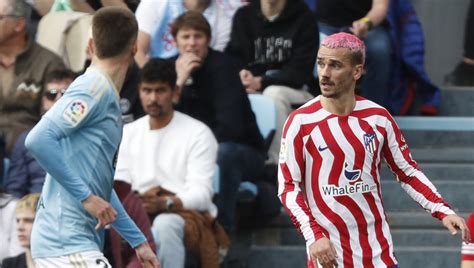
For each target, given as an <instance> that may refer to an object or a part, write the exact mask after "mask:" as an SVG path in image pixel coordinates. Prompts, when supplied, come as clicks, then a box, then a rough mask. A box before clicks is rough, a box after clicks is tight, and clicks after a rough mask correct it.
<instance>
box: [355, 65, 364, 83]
mask: <svg viewBox="0 0 474 268" xmlns="http://www.w3.org/2000/svg"><path fill="white" fill-rule="evenodd" d="M363 72H364V65H362V64H357V65H356V66H355V68H354V79H355V80H359V79H360V78H361V77H362V74H363Z"/></svg>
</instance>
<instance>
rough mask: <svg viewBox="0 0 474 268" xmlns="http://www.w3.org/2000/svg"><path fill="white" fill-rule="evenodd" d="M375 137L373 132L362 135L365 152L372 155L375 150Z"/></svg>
mask: <svg viewBox="0 0 474 268" xmlns="http://www.w3.org/2000/svg"><path fill="white" fill-rule="evenodd" d="M376 138H377V135H376V134H375V132H369V133H366V134H364V146H365V150H366V151H368V152H369V153H371V154H373V153H375V151H376V150H377V143H376Z"/></svg>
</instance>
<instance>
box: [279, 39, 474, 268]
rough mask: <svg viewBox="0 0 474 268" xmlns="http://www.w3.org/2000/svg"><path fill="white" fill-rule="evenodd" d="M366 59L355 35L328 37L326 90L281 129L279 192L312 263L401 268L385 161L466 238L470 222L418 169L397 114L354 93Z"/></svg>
mask: <svg viewBox="0 0 474 268" xmlns="http://www.w3.org/2000/svg"><path fill="white" fill-rule="evenodd" d="M364 61H365V45H364V43H363V42H362V41H361V40H360V39H359V38H357V37H356V36H354V35H351V34H347V33H337V34H334V35H331V36H329V37H327V38H326V39H324V40H323V42H322V43H321V47H320V49H319V51H318V56H317V69H318V77H319V84H320V86H321V95H320V96H318V97H316V98H314V99H313V100H311V101H309V102H308V103H306V104H305V105H303V106H302V107H301V108H299V109H297V110H296V111H294V112H293V113H291V114H290V116H289V118H288V119H287V122H286V123H285V127H284V129H283V136H282V141H281V150H280V156H279V158H280V159H279V172H278V182H279V187H278V188H279V189H278V195H279V197H280V199H281V201H282V203H283V206H284V207H285V208H286V210H287V212H288V214H289V215H290V218H291V219H292V221H293V222H294V224H295V225H296V227H297V229H298V230H299V231H300V232H301V234H302V235H303V236H304V238H305V240H306V246H307V252H308V267H324V268H327V267H339V268H341V267H344V268H348V267H364V268H370V267H374V268H379V267H384V268H386V267H391V268H392V267H398V266H397V260H396V258H395V255H394V249H393V242H392V237H391V234H390V228H389V225H388V222H387V217H386V213H385V209H384V206H383V202H382V197H381V183H380V164H381V162H382V160H385V161H386V162H387V164H388V165H389V167H390V168H391V169H392V171H393V172H394V174H395V175H396V176H397V180H398V181H399V182H400V184H401V186H402V188H403V189H404V190H405V191H406V192H407V193H408V194H409V195H410V196H411V197H412V198H413V199H414V200H415V201H416V202H417V203H418V204H420V205H421V206H422V207H423V208H424V209H425V210H427V211H430V212H431V214H432V216H433V217H435V218H438V219H439V220H441V221H442V222H443V224H444V226H446V228H447V229H448V230H449V231H450V232H451V233H452V234H453V235H455V234H456V233H457V230H456V228H459V229H460V230H461V232H462V239H463V240H464V241H469V237H470V234H469V230H468V229H467V226H466V223H465V221H464V220H463V219H462V218H461V217H459V216H457V215H456V214H455V213H454V211H453V210H452V209H451V208H450V207H449V205H448V204H447V203H446V202H445V201H444V200H443V198H442V197H441V195H440V194H439V193H438V192H437V190H436V188H435V186H434V185H433V184H432V183H431V182H430V181H429V180H428V178H427V177H426V176H425V175H424V174H423V173H422V172H421V171H420V169H419V167H418V165H417V163H416V162H415V161H414V160H413V159H412V157H411V154H410V149H409V148H408V145H407V143H406V141H405V139H404V138H403V135H402V133H401V131H400V129H399V127H398V126H397V124H396V122H395V120H394V119H393V118H392V116H391V115H390V114H389V113H388V112H387V110H386V109H385V108H383V107H382V106H380V105H378V104H376V103H374V102H372V101H369V100H367V99H364V98H362V97H360V96H357V95H355V93H354V89H355V84H356V81H357V80H358V79H359V78H360V77H361V75H362V72H363V69H364Z"/></svg>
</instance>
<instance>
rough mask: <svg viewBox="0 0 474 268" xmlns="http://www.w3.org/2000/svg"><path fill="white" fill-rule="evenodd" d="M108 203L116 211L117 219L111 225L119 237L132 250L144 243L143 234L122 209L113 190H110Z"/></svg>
mask: <svg viewBox="0 0 474 268" xmlns="http://www.w3.org/2000/svg"><path fill="white" fill-rule="evenodd" d="M110 203H111V204H112V207H113V208H114V209H115V210H116V211H117V219H116V220H115V221H114V222H113V223H112V227H113V228H114V229H115V230H116V231H117V232H118V233H119V234H120V236H122V237H123V238H124V239H125V240H127V242H128V244H129V245H130V246H131V247H132V248H136V247H138V246H139V245H141V244H142V243H144V242H146V241H147V240H146V238H145V236H144V235H143V233H142V232H141V231H140V229H139V228H138V227H137V225H136V224H135V222H134V221H133V220H132V219H131V218H130V216H128V214H127V212H126V211H125V209H124V208H123V205H122V203H121V202H120V200H119V198H118V196H117V193H116V192H115V190H112V196H111V197H110Z"/></svg>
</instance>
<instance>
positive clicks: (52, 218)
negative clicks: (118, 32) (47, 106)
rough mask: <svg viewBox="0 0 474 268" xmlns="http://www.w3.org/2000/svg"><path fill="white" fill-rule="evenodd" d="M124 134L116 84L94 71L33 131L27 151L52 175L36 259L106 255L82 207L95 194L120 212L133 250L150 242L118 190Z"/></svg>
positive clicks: (41, 209)
mask: <svg viewBox="0 0 474 268" xmlns="http://www.w3.org/2000/svg"><path fill="white" fill-rule="evenodd" d="M121 135H122V122H121V110H120V106H119V96H118V93H117V90H116V89H115V87H114V85H113V83H112V81H111V80H110V79H109V78H108V77H107V76H106V75H105V74H103V73H102V72H100V71H99V70H97V69H94V68H89V69H88V70H87V72H86V73H85V74H83V75H82V76H80V77H78V78H77V79H76V80H75V81H74V82H73V83H72V84H71V85H70V86H69V88H68V90H67V91H66V93H65V95H64V96H63V97H62V98H61V99H59V100H58V102H57V103H56V104H55V105H54V106H53V107H52V108H51V110H49V111H48V112H47V113H46V114H45V115H44V116H43V118H42V119H41V121H40V122H39V123H38V124H37V125H36V126H35V127H34V128H33V129H32V131H31V132H30V134H29V135H28V137H27V139H26V146H27V148H28V149H29V150H30V152H31V153H32V155H33V156H34V157H35V158H36V159H37V160H38V162H39V163H40V165H41V166H42V167H43V168H44V169H45V170H46V171H47V173H48V174H47V176H46V181H45V184H44V186H43V191H42V193H41V199H40V202H39V204H38V210H37V213H36V219H35V222H34V225H33V231H32V235H31V251H32V254H33V258H43V257H57V256H63V255H68V254H72V253H76V252H84V251H90V250H99V251H100V250H101V249H102V246H103V234H104V232H103V230H102V231H96V230H95V226H96V224H97V220H96V219H95V218H94V217H93V216H91V215H90V214H89V213H88V212H87V211H86V210H85V209H84V207H83V206H82V203H81V201H83V200H84V199H86V198H87V197H88V196H89V195H90V194H91V193H92V194H94V195H97V196H99V197H101V198H103V199H104V200H110V202H111V203H112V206H113V207H114V208H115V209H116V210H117V212H118V217H117V220H116V221H115V222H114V223H113V224H112V226H113V227H114V228H115V229H116V230H117V231H118V232H119V233H120V234H121V235H122V236H123V237H124V238H125V239H126V240H127V241H128V242H129V243H130V244H131V245H132V247H136V246H137V245H139V244H141V243H143V242H144V241H145V240H146V239H145V237H144V236H143V234H142V233H141V232H140V231H139V229H138V228H137V227H136V225H135V224H134V223H133V221H131V220H130V218H129V217H128V215H127V214H126V213H125V211H124V209H123V207H122V205H121V203H120V201H119V200H118V197H117V195H116V194H115V192H114V191H113V176H114V167H113V162H114V156H115V154H116V151H117V148H118V146H119V143H120V139H121Z"/></svg>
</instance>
